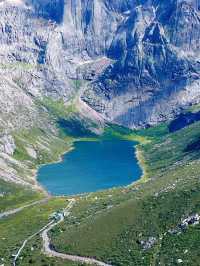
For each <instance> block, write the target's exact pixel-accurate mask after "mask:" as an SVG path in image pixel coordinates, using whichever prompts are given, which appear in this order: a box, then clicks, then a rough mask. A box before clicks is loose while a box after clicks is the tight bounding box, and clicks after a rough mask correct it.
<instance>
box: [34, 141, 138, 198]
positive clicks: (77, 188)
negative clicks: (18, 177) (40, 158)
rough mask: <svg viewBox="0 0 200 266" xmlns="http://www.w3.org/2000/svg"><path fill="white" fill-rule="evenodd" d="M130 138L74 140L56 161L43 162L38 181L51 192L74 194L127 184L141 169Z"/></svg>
mask: <svg viewBox="0 0 200 266" xmlns="http://www.w3.org/2000/svg"><path fill="white" fill-rule="evenodd" d="M135 145H136V143H135V142H133V141H125V140H102V141H77V142H75V143H74V149H73V150H71V151H70V152H68V153H66V154H65V155H64V156H63V160H62V161H61V162H58V163H54V164H49V165H44V166H42V167H41V168H40V169H39V171H38V181H39V183H40V184H41V185H42V186H43V187H44V188H45V189H46V190H47V191H48V192H49V193H50V194H52V195H76V194H82V193H87V192H95V191H99V190H104V189H109V188H113V187H119V186H126V185H129V184H131V183H132V182H134V181H136V180H138V179H139V178H140V177H141V175H142V170H141V168H140V166H139V164H138V160H137V158H136V155H135Z"/></svg>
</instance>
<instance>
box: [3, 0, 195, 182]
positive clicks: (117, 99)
mask: <svg viewBox="0 0 200 266" xmlns="http://www.w3.org/2000/svg"><path fill="white" fill-rule="evenodd" d="M0 32H1V34H0V74H1V77H2V78H1V80H0V122H1V126H0V132H1V135H0V136H1V137H0V143H2V146H1V152H0V158H1V160H2V165H3V163H4V166H2V169H1V171H2V174H1V176H8V178H6V179H9V178H10V179H13V176H14V177H15V179H16V176H17V174H16V171H14V172H13V164H14V165H18V162H17V161H16V160H15V161H13V155H12V154H13V152H14V151H13V150H11V148H12V149H15V146H16V144H15V140H14V139H13V135H14V133H15V132H19V131H22V130H24V129H25V130H30V129H32V128H39V129H41V130H43V129H44V130H47V131H48V132H51V133H52V135H55V137H56V136H57V129H56V125H55V123H53V122H52V120H51V119H52V118H51V114H49V111H48V109H47V108H46V107H45V106H44V105H43V104H42V102H43V100H44V99H46V98H47V97H48V98H51V99H53V100H54V101H57V100H60V99H62V100H63V102H64V104H65V106H66V108H67V106H69V105H70V104H72V103H73V105H75V107H76V112H77V113H79V114H78V115H79V116H81V117H83V119H86V118H87V117H88V118H89V120H90V121H94V122H95V123H97V124H99V123H100V124H101V125H102V124H103V121H104V120H105V121H109V122H112V123H117V124H120V125H124V126H127V127H130V128H138V127H148V126H151V125H155V124H157V123H159V122H162V121H165V120H168V119H172V118H174V117H175V116H176V115H177V114H179V113H181V112H182V110H183V109H185V108H187V107H188V106H190V105H193V104H196V103H199V102H200V90H199V86H200V79H199V78H200V53H199V48H200V38H199V37H200V12H199V2H198V1H194V0H186V1H183V0H177V1H172V0H170V1H167V0H163V1H160V0H144V1H140V0H134V1H131V0H126V1H125V0H115V1H114V0H111V1H109V0H88V1H86V0H65V1H64V0H44V1H41V0H2V1H0ZM75 115H76V114H75ZM38 143H40V141H39V142H38ZM40 144H41V143H40ZM39 146H40V147H41V145H39ZM27 149H29V150H30V149H31V150H32V151H34V154H35V150H34V149H33V147H26V150H27ZM32 154H33V152H32ZM8 166H9V167H8ZM23 167H24V166H22V168H23ZM25 167H26V165H25ZM17 168H19V167H18V166H17ZM6 169H9V173H10V174H9V175H6V171H7V170H6ZM30 176H31V174H30ZM16 180H20V177H19V176H18V177H17V179H16ZM31 182H32V180H31Z"/></svg>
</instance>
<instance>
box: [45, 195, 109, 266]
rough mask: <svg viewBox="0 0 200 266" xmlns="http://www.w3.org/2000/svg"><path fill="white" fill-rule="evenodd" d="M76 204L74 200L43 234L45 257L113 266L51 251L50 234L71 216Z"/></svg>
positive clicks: (99, 265)
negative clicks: (71, 210)
mask: <svg viewBox="0 0 200 266" xmlns="http://www.w3.org/2000/svg"><path fill="white" fill-rule="evenodd" d="M74 204H75V200H74V199H72V200H71V201H70V203H69V205H68V206H67V208H66V209H65V211H64V215H63V216H61V217H60V220H59V221H57V222H55V223H53V224H51V225H50V226H49V227H47V228H46V229H45V230H44V231H43V232H42V234H41V236H42V240H43V252H44V254H45V255H47V256H48V257H57V258H61V259H64V260H70V261H73V262H79V263H85V264H89V265H98V266H111V265H109V264H106V263H104V262H101V261H98V260H95V259H92V258H87V257H80V256H75V255H68V254H63V253H59V252H56V251H54V250H52V249H51V240H50V238H49V236H48V232H49V231H51V229H52V228H54V227H55V226H56V225H58V224H60V223H61V222H63V221H64V219H65V217H67V216H69V214H70V209H71V208H72V207H73V205H74Z"/></svg>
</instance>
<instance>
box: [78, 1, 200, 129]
mask: <svg viewBox="0 0 200 266" xmlns="http://www.w3.org/2000/svg"><path fill="white" fill-rule="evenodd" d="M195 3H196V2H195ZM199 34H200V13H199V11H198V9H197V6H196V5H194V3H193V2H190V1H178V2H177V3H176V2H175V1H172V2H171V3H169V1H162V2H161V1H156V3H155V2H152V3H151V2H150V1H147V2H146V3H145V4H143V5H140V6H136V7H134V8H133V9H132V10H131V12H130V15H128V17H127V19H125V20H123V22H122V23H121V24H120V25H119V27H118V30H117V34H116V36H115V37H114V39H113V42H112V45H111V47H110V49H109V52H108V55H109V56H110V57H112V58H113V59H116V60H117V61H116V62H115V63H114V64H113V65H111V66H110V67H109V68H108V69H107V70H106V71H105V72H104V73H103V74H102V75H101V76H100V77H99V78H98V79H97V80H96V81H95V82H93V84H92V86H90V88H88V89H87V90H86V91H85V92H84V95H83V96H82V97H83V99H84V100H85V101H86V102H87V103H88V104H89V105H91V106H93V108H94V109H95V110H97V111H98V112H100V113H102V114H103V115H104V116H105V117H106V118H107V119H109V120H110V121H114V122H117V123H119V124H123V125H126V126H128V127H131V128H137V127H141V126H142V127H145V126H148V125H153V124H157V123H158V122H161V121H164V120H166V119H169V118H172V117H173V116H174V115H175V114H176V113H178V112H180V110H181V109H182V108H184V107H186V106H188V105H189V104H194V103H196V102H199V100H200V97H199V96H200V95H199V94H200V93H199V85H200V83H199V77H200V64H199V41H200V38H199Z"/></svg>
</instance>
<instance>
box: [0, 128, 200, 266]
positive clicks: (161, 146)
mask: <svg viewBox="0 0 200 266" xmlns="http://www.w3.org/2000/svg"><path fill="white" fill-rule="evenodd" d="M199 132H200V123H195V124H193V125H191V126H189V127H187V128H184V129H182V130H180V131H178V132H176V133H169V131H168V127H167V125H164V124H162V125H160V126H158V127H155V128H150V129H146V130H140V131H130V130H127V129H125V128H122V127H118V126H109V127H107V128H106V130H105V133H104V135H103V136H102V138H113V137H117V138H123V139H129V140H130V139H132V140H136V141H138V142H139V144H138V147H137V148H138V151H139V154H140V156H139V157H140V159H141V164H142V165H143V167H144V168H145V178H143V179H142V180H141V181H139V182H137V183H135V184H133V185H130V186H128V187H123V188H118V189H110V190H107V191H102V192H97V193H90V194H89V195H85V196H82V197H77V202H76V205H75V206H74V207H73V209H72V213H71V215H70V216H69V217H68V219H66V220H65V222H64V223H62V224H61V225H59V226H58V227H56V228H54V229H53V230H52V232H51V238H52V245H53V246H54V248H55V249H56V250H57V251H59V252H63V253H69V254H75V255H82V256H90V257H94V258H97V259H99V260H102V261H105V262H109V263H111V264H112V265H115V266H126V265H130V266H131V265H134V266H140V265H141V266H145V265H163V266H164V265H178V264H179V263H180V260H181V265H188V266H189V265H191V266H197V265H198V261H199V256H200V254H199V253H200V252H199V249H198V246H199V245H200V237H199V234H198V232H199V230H200V226H199V225H196V226H189V228H188V229H187V230H186V231H185V232H182V233H181V234H170V233H169V232H168V231H169V230H171V229H174V228H176V227H177V225H178V224H179V223H180V221H181V220H182V219H183V218H184V217H187V216H188V215H190V214H192V213H200V182H199V176H200V160H199V157H200V151H199V150H198V149H196V148H193V147H195V145H193V144H194V143H198V141H199V136H200V133H199ZM58 153H59V150H58ZM3 187H5V188H4V189H5V190H6V186H5V185H4V186H3ZM7 189H8V190H9V189H11V187H10V188H9V187H8V188H7ZM13 189H14V191H16V193H15V195H14V196H13V197H14V200H12V198H10V200H9V196H8V198H7V199H6V198H5V199H4V200H5V204H2V205H0V206H3V205H5V206H6V205H7V207H6V208H9V206H10V207H11V206H12V204H11V203H12V202H13V201H14V202H15V205H16V206H18V205H20V204H22V202H26V201H32V200H35V199H37V198H40V197H41V195H39V194H37V193H36V194H34V192H32V194H30V198H29V196H28V191H23V192H21V190H20V189H19V190H18V189H17V188H16V190H15V188H13ZM20 192H21V193H22V194H21V195H20ZM7 195H9V193H8V194H7ZM18 195H20V196H19V198H18ZM15 205H14V206H15ZM65 205H66V199H65V198H52V199H51V200H50V201H49V202H48V203H44V204H41V205H39V206H34V207H31V208H29V209H25V210H23V211H22V212H20V213H18V214H16V215H13V216H11V217H9V218H7V219H3V220H0V259H2V258H3V259H4V260H3V263H4V265H5V266H7V265H10V263H11V255H12V253H15V252H16V250H17V248H19V246H20V245H21V244H22V242H23V241H24V239H26V237H27V236H29V235H31V234H32V233H34V232H35V231H37V230H39V229H40V228H41V227H42V226H43V225H44V224H45V223H47V222H48V221H49V215H50V214H51V213H52V212H54V211H55V210H60V209H62V208H63V207H64V206H65ZM151 237H153V238H154V240H155V241H154V243H153V244H152V246H151V247H150V248H148V249H146V250H144V249H143V247H142V245H141V243H142V242H141V241H143V242H148V240H149V239H150V238H151ZM41 247H42V244H41V239H40V237H39V236H37V237H35V238H34V239H33V240H31V241H30V242H29V243H28V244H27V246H26V248H25V249H24V251H23V253H22V254H21V257H20V259H19V261H18V265H24V266H25V265H35V266H40V265H41V266H45V265H52V266H53V265H58V266H61V265H66V266H67V265H69V266H78V265H79V264H76V263H71V262H66V261H62V260H59V259H55V258H47V257H45V256H44V255H43V254H42V251H41Z"/></svg>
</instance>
